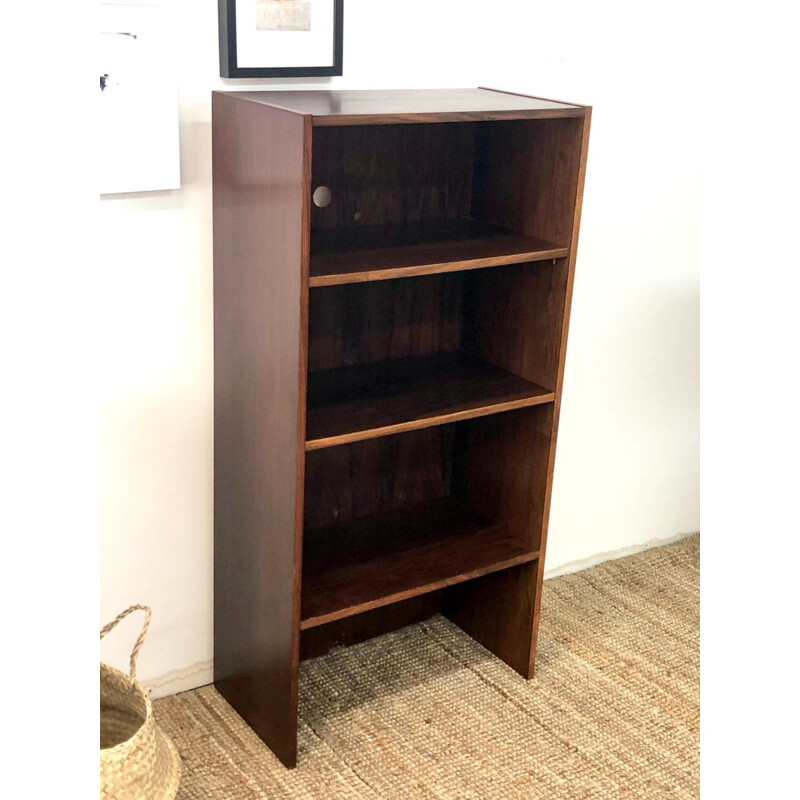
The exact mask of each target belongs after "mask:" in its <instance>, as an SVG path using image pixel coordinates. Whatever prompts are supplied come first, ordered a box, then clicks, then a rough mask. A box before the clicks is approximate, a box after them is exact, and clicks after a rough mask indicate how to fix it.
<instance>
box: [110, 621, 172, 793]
mask: <svg viewBox="0 0 800 800" xmlns="http://www.w3.org/2000/svg"><path fill="white" fill-rule="evenodd" d="M139 610H141V611H144V612H145V620H144V625H143V626H142V632H141V633H140V634H139V638H138V639H137V640H136V644H135V645H134V647H133V651H132V652H131V671H130V675H126V674H125V673H124V672H120V671H119V670H118V669H114V668H113V667H109V666H108V665H107V664H103V663H102V662H101V663H100V798H101V800H172V798H174V797H175V795H176V793H177V791H178V784H179V783H180V779H181V762H180V758H179V757H178V751H177V750H176V749H175V745H173V744H172V742H171V741H170V740H169V739H168V738H167V736H166V735H165V734H164V733H163V732H162V731H161V729H160V728H159V727H158V726H157V725H156V721H155V719H153V708H152V706H151V704H150V696H149V695H148V693H147V690H146V689H145V688H144V687H143V686H142V685H141V684H140V683H139V682H138V681H137V680H136V658H137V656H138V655H139V650H140V649H141V647H142V644H143V643H144V637H145V636H146V635H147V627H148V625H150V609H149V608H147V606H131V607H130V608H129V609H127V610H126V611H123V612H122V613H121V614H120V615H119V616H118V617H117V618H116V619H115V620H113V621H112V622H109V623H108V625H106V626H105V627H104V628H103V629H102V630H101V631H100V638H101V639H102V638H103V637H104V636H105V635H106V634H107V633H108V632H109V631H110V630H112V629H113V628H114V627H116V625H117V624H118V623H119V622H120V621H121V620H123V619H125V617H127V616H128V614H131V613H132V612H134V611H139Z"/></svg>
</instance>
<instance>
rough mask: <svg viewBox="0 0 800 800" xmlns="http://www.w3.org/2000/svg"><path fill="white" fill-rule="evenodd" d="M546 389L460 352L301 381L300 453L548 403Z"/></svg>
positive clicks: (322, 374)
mask: <svg viewBox="0 0 800 800" xmlns="http://www.w3.org/2000/svg"><path fill="white" fill-rule="evenodd" d="M554 398H555V394H554V393H553V392H552V391H550V390H549V389H545V388H543V387H542V386H538V385H537V384H535V383H532V382H531V381H528V380H525V379H524V378H520V377H519V376H517V375H514V374H512V373H510V372H507V371H506V370H503V369H500V368H498V367H495V366H493V365H492V364H489V363H487V362H486V361H483V360H481V359H479V358H476V357H475V356H471V355H468V354H466V353H463V352H452V353H442V354H436V355H432V356H418V357H409V358H401V359H392V360H388V361H380V362H377V363H374V364H363V365H358V366H354V367H343V368H341V369H332V370H324V371H319V372H311V373H310V374H309V376H308V409H307V417H306V450H317V449H319V448H323V447H333V446H335V445H340V444H346V443H348V442H357V441H360V440H363V439H372V438H375V437H378V436H386V435H387V434H392V433H401V432H403V431H411V430H417V429H419V428H427V427H431V426H433V425H444V424H447V423H450V422H458V421H460V420H466V419H472V418H474V417H481V416H485V415H487V414H495V413H498V412H501V411H510V410H512V409H516V408H525V407H528V406H534V405H539V404H540V403H550V402H552V401H553V400H554Z"/></svg>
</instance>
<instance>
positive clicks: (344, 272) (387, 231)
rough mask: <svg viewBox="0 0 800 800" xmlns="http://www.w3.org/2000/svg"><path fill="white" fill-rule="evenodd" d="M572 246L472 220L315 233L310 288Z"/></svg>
mask: <svg viewBox="0 0 800 800" xmlns="http://www.w3.org/2000/svg"><path fill="white" fill-rule="evenodd" d="M568 253H569V248H566V247H558V246H556V245H554V244H552V243H550V242H544V241H542V240H541V239H535V238H533V237H531V236H521V235H519V234H515V233H509V232H508V231H504V230H501V229H499V228H495V227H493V226H490V225H485V224H483V223H480V222H477V221H476V220H472V219H460V220H442V221H438V222H425V223H417V224H413V225H379V226H374V227H367V228H345V229H337V230H322V231H313V232H312V234H311V270H310V277H309V285H310V286H336V285H339V284H344V283H361V282H365V281H384V280H390V279H393V278H410V277H413V276H416V275H431V274H433V273H437V272H457V271H461V270H469V269H482V268H485V267H497V266H503V265H505V264H522V263H526V262H529V261H543V260H545V259H550V258H563V257H565V256H566V255H567V254H568Z"/></svg>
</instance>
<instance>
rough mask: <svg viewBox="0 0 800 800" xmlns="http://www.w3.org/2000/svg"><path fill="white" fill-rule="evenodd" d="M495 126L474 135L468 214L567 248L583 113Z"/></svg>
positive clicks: (498, 123)
mask: <svg viewBox="0 0 800 800" xmlns="http://www.w3.org/2000/svg"><path fill="white" fill-rule="evenodd" d="M584 113H586V110H585V109H581V116H580V117H578V118H574V119H554V120H540V121H535V122H496V123H493V124H491V125H485V126H482V127H481V128H480V130H479V136H478V143H477V156H476V162H475V170H474V176H473V186H474V189H473V200H472V215H473V216H474V217H476V218H477V219H480V220H481V221H483V222H485V223H487V224H492V225H497V226H499V227H501V228H506V229H508V230H512V231H517V232H518V233H522V234H526V235H528V236H533V237H536V238H537V239H543V240H544V241H547V242H552V243H553V244H554V245H557V246H562V247H569V245H570V241H571V237H572V228H573V221H574V216H573V211H574V208H575V197H576V192H577V186H578V175H579V171H580V158H581V156H580V153H581V147H580V144H581V136H582V131H583V114H584Z"/></svg>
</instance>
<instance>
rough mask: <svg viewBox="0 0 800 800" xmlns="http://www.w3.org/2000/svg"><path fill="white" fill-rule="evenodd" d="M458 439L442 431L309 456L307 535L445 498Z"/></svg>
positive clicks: (449, 428) (426, 431)
mask: <svg viewBox="0 0 800 800" xmlns="http://www.w3.org/2000/svg"><path fill="white" fill-rule="evenodd" d="M455 433H456V431H455V426H454V425H442V426H440V427H436V428H425V429H423V430H419V431H412V432H410V433H404V434H402V435H400V436H386V437H382V438H380V439H367V440H366V441H362V442H355V443H353V444H348V445H342V446H340V447H327V448H324V449H322V450H312V451H310V452H308V453H307V454H306V502H305V526H306V529H307V530H313V529H315V528H324V527H329V526H332V525H336V524H339V523H342V522H346V521H347V520H352V519H358V518H359V517H366V516H370V515H373V514H386V513H390V512H393V511H397V510H398V509H402V508H410V507H412V506H415V505H417V504H419V503H424V502H426V501H428V500H434V499H436V498H440V497H445V496H447V495H448V494H449V493H450V482H451V476H452V459H453V447H454V438H455Z"/></svg>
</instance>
